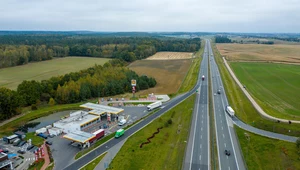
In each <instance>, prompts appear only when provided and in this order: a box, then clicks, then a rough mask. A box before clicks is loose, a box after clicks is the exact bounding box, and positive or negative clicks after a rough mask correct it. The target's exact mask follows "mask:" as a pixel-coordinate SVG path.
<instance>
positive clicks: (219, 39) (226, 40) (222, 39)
mask: <svg viewBox="0 0 300 170" xmlns="http://www.w3.org/2000/svg"><path fill="white" fill-rule="evenodd" d="M215 42H216V43H232V42H231V39H229V38H228V37H227V36H216V38H215Z"/></svg>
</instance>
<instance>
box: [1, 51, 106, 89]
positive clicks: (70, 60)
mask: <svg viewBox="0 0 300 170" xmlns="http://www.w3.org/2000/svg"><path fill="white" fill-rule="evenodd" d="M108 60H109V59H106V58H91V57H65V58H58V59H53V60H48V61H41V62H36V63H29V64H26V65H22V66H16V67H9V68H3V69H0V87H7V88H10V89H17V87H18V85H19V84H20V83H21V82H22V81H23V80H45V79H49V78H51V77H53V76H58V75H64V74H66V73H69V72H74V71H79V70H82V69H86V68H88V67H91V66H93V65H95V64H100V65H103V64H104V63H105V62H107V61H108Z"/></svg>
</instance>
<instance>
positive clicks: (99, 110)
mask: <svg viewBox="0 0 300 170" xmlns="http://www.w3.org/2000/svg"><path fill="white" fill-rule="evenodd" d="M80 107H82V108H86V109H89V110H90V111H89V113H90V114H94V115H98V116H100V115H101V114H104V113H112V114H119V113H121V112H123V111H124V109H121V108H115V107H110V106H104V105H101V104H94V103H86V104H82V105H80Z"/></svg>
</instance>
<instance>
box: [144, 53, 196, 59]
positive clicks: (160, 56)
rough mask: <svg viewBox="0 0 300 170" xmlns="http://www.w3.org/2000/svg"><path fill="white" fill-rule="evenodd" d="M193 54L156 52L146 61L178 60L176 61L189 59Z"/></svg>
mask: <svg viewBox="0 0 300 170" xmlns="http://www.w3.org/2000/svg"><path fill="white" fill-rule="evenodd" d="M192 56H193V53H187V52H158V53H155V54H154V55H153V56H150V57H148V58H147V59H146V60H178V59H190V58H192Z"/></svg>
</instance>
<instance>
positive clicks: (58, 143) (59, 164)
mask: <svg viewBox="0 0 300 170" xmlns="http://www.w3.org/2000/svg"><path fill="white" fill-rule="evenodd" d="M121 108H123V109H124V112H122V113H120V115H119V116H124V118H126V119H127V123H126V124H125V125H123V126H119V125H118V123H117V120H116V119H114V117H112V121H111V122H110V123H108V122H107V121H106V118H105V117H104V118H103V120H102V122H101V123H102V124H101V125H100V126H101V128H103V127H106V128H105V134H106V135H108V134H111V133H114V132H115V131H117V130H118V129H120V128H124V127H126V126H127V125H130V124H132V123H134V122H135V121H137V120H139V119H140V118H142V117H144V116H146V115H147V114H148V113H149V112H148V111H147V109H146V106H132V107H121ZM104 124H105V126H104ZM94 130H97V129H94ZM62 136H63V135H60V136H56V137H54V138H48V139H47V140H48V141H51V142H52V145H51V146H50V149H51V152H52V157H53V159H54V162H55V167H54V169H55V170H60V169H63V168H64V167H65V166H67V165H68V164H70V163H72V162H73V161H74V157H75V155H76V153H77V152H79V151H80V150H81V148H79V147H78V146H77V145H76V144H73V145H71V144H70V143H71V141H70V140H67V139H64V138H63V137H62Z"/></svg>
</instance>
